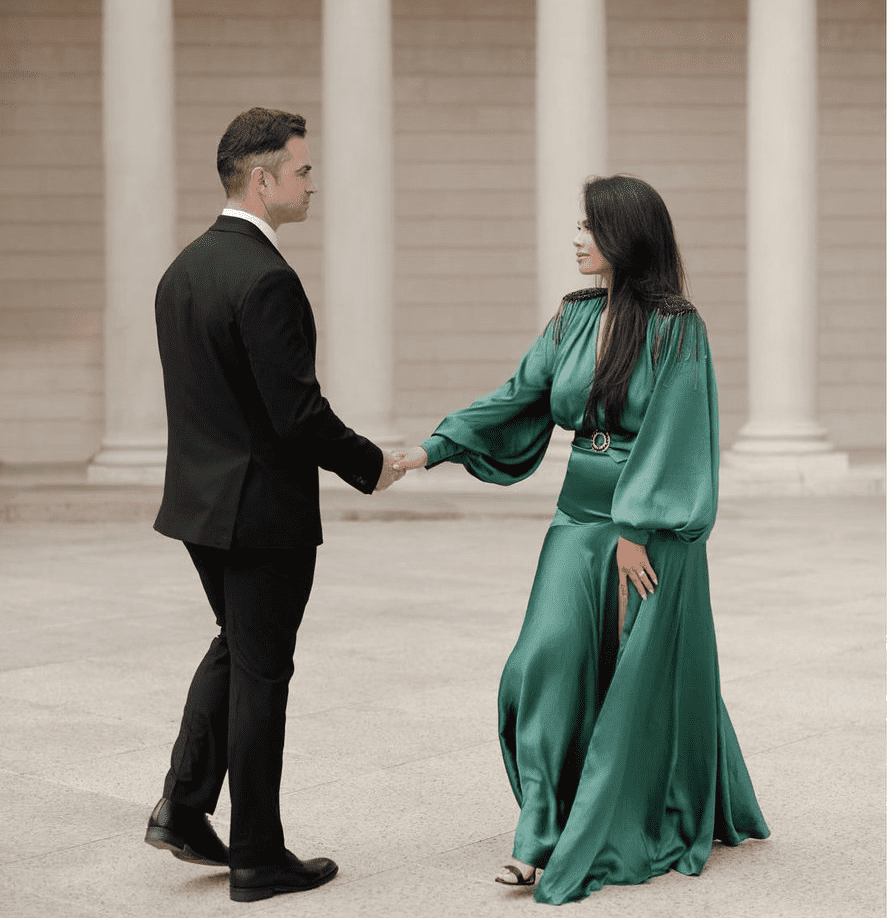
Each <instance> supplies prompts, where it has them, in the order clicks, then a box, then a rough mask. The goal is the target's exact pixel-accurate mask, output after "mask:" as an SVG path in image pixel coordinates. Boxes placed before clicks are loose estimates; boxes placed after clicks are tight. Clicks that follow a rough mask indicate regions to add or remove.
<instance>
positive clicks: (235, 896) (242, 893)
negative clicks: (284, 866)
mask: <svg viewBox="0 0 894 918" xmlns="http://www.w3.org/2000/svg"><path fill="white" fill-rule="evenodd" d="M337 873H338V868H336V869H335V870H333V871H332V873H327V874H326V875H325V876H322V877H319V878H318V879H316V880H314V881H313V882H311V883H308V884H307V885H306V886H275V885H274V886H231V887H230V899H232V900H233V902H258V901H259V900H261V899H271V898H272V897H273V896H279V895H283V894H285V893H293V892H307V890H309V889H316V888H317V887H318V886H322V885H323V884H324V883H328V882H329V881H330V880H331V879H332V878H333V877H334V876H335V875H336V874H337Z"/></svg>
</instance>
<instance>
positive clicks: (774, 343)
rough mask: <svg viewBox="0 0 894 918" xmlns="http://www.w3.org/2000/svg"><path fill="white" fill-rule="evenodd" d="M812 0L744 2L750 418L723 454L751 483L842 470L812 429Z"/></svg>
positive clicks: (821, 433)
mask: <svg viewBox="0 0 894 918" xmlns="http://www.w3.org/2000/svg"><path fill="white" fill-rule="evenodd" d="M817 31H818V29H817V8H816V0H750V4H749V34H748V192H747V210H748V259H747V271H748V399H749V405H748V409H749V416H748V422H747V423H746V424H745V426H744V427H743V428H742V429H741V431H739V436H738V439H737V440H736V442H735V444H734V445H733V447H732V450H731V451H730V452H728V453H727V454H726V456H725V462H726V465H727V467H728V468H729V469H731V470H736V471H737V472H739V473H744V474H746V475H750V476H752V477H756V478H794V479H798V478H801V479H804V478H809V477H815V476H820V477H827V476H829V475H840V474H844V473H845V472H846V470H847V456H846V454H844V453H835V452H833V451H832V444H831V443H830V442H829V440H828V439H827V437H826V431H825V430H824V429H823V428H822V427H821V426H820V425H819V424H818V423H817V419H816V414H817V409H816V352H817V123H818V102H817V84H818V63H817V57H818V47H817V46H818V35H817Z"/></svg>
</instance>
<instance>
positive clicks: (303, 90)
mask: <svg viewBox="0 0 894 918" xmlns="http://www.w3.org/2000/svg"><path fill="white" fill-rule="evenodd" d="M101 7H102V5H101V2H100V0H56V2H52V0H2V2H0V194H2V199H3V221H2V223H0V291H2V293H0V465H5V466H7V467H15V466H21V465H32V464H40V465H55V464H66V463H68V464H80V463H86V462H87V461H89V459H90V458H91V456H93V455H94V454H95V453H96V452H97V451H98V449H99V446H100V440H101V438H102V435H103V430H104V417H103V412H104V407H103V399H104V395H103V387H104V376H103V356H102V335H103V312H104V308H105V304H104V297H105V289H104V276H103V270H104V268H103V260H104V255H103V251H104V248H103V246H104V242H103V165H102V141H101V53H100V41H101V15H102V8H101ZM393 8H394V20H393V34H394V78H395V158H396V164H395V183H396V184H395V191H396V215H397V220H396V252H395V297H396V306H395V315H396V323H395V326H396V331H395V342H394V353H395V374H394V387H395V391H394V393H393V401H394V409H395V429H396V430H397V431H399V432H400V433H402V434H404V435H405V436H406V437H407V438H408V440H410V441H413V440H415V439H417V438H418V437H421V436H423V435H425V434H427V433H428V432H429V431H430V429H431V427H432V425H433V424H434V423H436V422H437V421H438V420H439V419H440V417H442V416H443V414H444V413H446V412H447V411H449V410H451V409H453V408H456V407H460V406H462V405H464V404H466V403H468V401H469V400H471V399H472V398H474V397H475V396H477V395H479V394H481V393H482V392H483V391H485V390H488V389H490V388H492V387H494V386H496V385H498V384H499V383H501V382H502V381H503V380H504V379H505V378H506V377H507V375H508V374H509V373H511V372H512V370H513V369H514V366H515V364H516V362H517V360H518V357H519V355H520V354H521V352H522V351H523V350H524V348H525V347H526V346H527V344H528V342H529V341H530V339H531V338H532V337H533V336H534V335H535V334H536V333H537V332H538V331H539V328H538V324H539V320H538V319H537V307H536V302H535V299H536V277H535V272H536V252H535V243H536V238H535V237H536V233H535V215H534V207H535V187H534V182H535V163H534V146H535V133H534V127H535V125H534V115H535V113H534V93H535V83H534V66H535V60H534V58H535V2H534V0H449V2H448V0H395V2H394V5H393ZM174 12H175V42H176V56H175V60H176V97H177V130H178V147H177V164H176V171H177V181H178V189H179V195H180V198H179V208H180V210H179V230H178V240H177V241H178V244H179V245H183V244H186V243H187V242H188V241H189V240H191V239H192V238H194V237H195V236H196V235H197V234H199V233H200V232H202V231H203V230H204V229H205V228H206V227H207V226H208V225H209V224H210V223H211V222H212V221H213V219H214V217H215V215H216V214H217V213H218V212H219V209H220V207H221V205H222V194H221V191H220V188H219V185H218V180H217V176H216V173H215V170H214V152H215V148H216V144H217V140H218V139H219V137H220V134H221V132H222V130H223V129H224V127H225V126H226V124H227V123H228V122H229V121H230V119H231V118H232V117H233V116H234V115H235V114H237V113H238V112H239V111H241V110H243V109H245V108H247V107H249V106H251V105H254V104H262V105H267V106H273V107H280V108H286V109H291V110H297V111H300V112H301V113H303V114H304V115H305V116H306V117H307V118H308V121H309V129H310V138H311V143H312V145H313V150H314V153H315V156H316V158H317V161H318V163H319V171H320V173H321V182H322V193H323V194H325V151H324V150H323V149H322V148H321V145H320V138H319V134H320V108H321V106H320V88H321V87H320V83H321V81H320V41H321V21H320V16H321V9H320V0H255V2H253V3H251V4H245V3H242V2H237V0H214V2H206V0H176V2H175V4H174ZM606 12H607V21H608V66H609V74H608V102H609V119H608V120H609V137H608V161H609V168H610V171H612V172H631V173H634V174H636V175H639V176H641V177H643V178H645V179H646V180H647V181H649V182H651V183H652V184H653V185H655V186H656V187H657V188H658V190H659V191H660V192H661V193H662V194H663V195H664V197H665V199H666V200H667V202H668V205H669V207H670V210H671V213H672V215H673V217H674V219H675V223H676V226H677V229H678V234H679V238H680V242H681V246H682V249H683V253H684V257H685V260H686V263H687V267H688V270H689V276H690V282H691V292H692V296H693V299H694V300H695V302H696V303H697V305H698V306H699V308H700V310H701V312H702V314H703V315H704V317H705V320H706V322H707V324H708V328H709V333H710V337H711V343H712V348H713V352H714V357H715V362H716V368H717V375H718V382H719V386H720V400H721V445H722V446H723V447H727V446H729V445H730V443H731V442H732V441H733V439H734V438H735V436H736V433H737V431H738V429H739V428H740V427H741V425H742V424H743V422H744V421H745V418H746V410H747V403H746V385H747V378H746V371H747V355H746V339H745V328H746V325H745V323H746V291H745V257H746V253H745V174H746V163H745V104H746V99H745V94H746V34H747V2H746V0H607V4H606ZM819 37H820V55H819V62H820V83H819V100H820V144H819V157H820V158H819V184H820V194H819V208H820V224H819V289H820V302H819V322H818V325H819V346H818V393H817V395H818V405H819V421H820V423H821V424H822V425H824V426H825V427H826V428H827V429H828V431H829V434H830V438H831V440H832V441H833V444H834V446H835V447H836V448H838V449H844V450H847V451H848V452H850V454H851V458H852V459H854V458H859V457H860V455H861V454H870V455H875V454H880V451H881V450H882V449H883V446H884V432H885V423H884V413H885V404H884V399H885V364H884V325H885V308H884V272H885V253H884V238H885V236H884V233H885V229H884V220H885V209H884V207H885V197H884V183H885V171H884V169H885V149H884V121H885V107H884V106H885V5H884V2H883V0H819ZM146 129H147V131H151V130H152V125H151V124H147V126H146ZM773 141H774V139H773V138H772V137H768V138H767V142H768V143H773ZM146 193H147V194H151V189H147V192H146ZM321 214H322V210H321V208H319V207H318V208H317V209H316V211H315V212H313V213H312V215H311V218H310V220H309V221H308V223H307V224H305V225H303V226H301V227H298V228H296V227H287V228H285V229H284V230H283V232H282V234H281V239H282V243H283V249H284V252H285V254H286V256H287V258H288V259H289V260H290V262H291V263H292V264H293V266H294V267H295V268H296V270H297V271H298V273H299V274H300V275H301V277H302V279H303V281H304V282H305V286H306V287H307V289H308V292H309V294H310V297H311V300H312V302H313V304H314V308H315V311H316V314H317V318H318V323H319V325H320V330H321V339H322V340H321V347H320V353H321V355H325V336H326V303H325V300H324V297H323V285H322V278H321V265H322V222H321V220H322V216H321ZM134 216H135V219H138V215H134ZM572 233H573V227H569V254H570V251H571V248H570V238H571V235H572ZM347 242H348V243H349V244H351V245H356V244H362V239H357V240H347ZM781 306H784V304H781ZM320 373H321V377H322V379H323V382H324V388H325V381H326V366H325V359H324V358H322V359H321V365H320ZM336 408H337V409H338V410H340V411H341V412H342V413H343V414H345V415H346V416H347V417H348V419H349V415H350V411H349V407H348V406H336Z"/></svg>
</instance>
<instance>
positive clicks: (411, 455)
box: [394, 446, 428, 472]
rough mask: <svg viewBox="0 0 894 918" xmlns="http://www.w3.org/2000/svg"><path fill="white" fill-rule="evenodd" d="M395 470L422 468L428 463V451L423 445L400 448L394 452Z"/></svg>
mask: <svg viewBox="0 0 894 918" xmlns="http://www.w3.org/2000/svg"><path fill="white" fill-rule="evenodd" d="M394 456H395V457H396V458H395V462H394V468H395V470H397V469H400V470H402V471H404V472H405V471H406V470H407V469H421V468H423V467H424V466H426V465H427V464H428V453H426V451H425V450H424V449H423V448H422V447H421V446H413V447H411V448H410V449H405V450H398V451H396V452H395V453H394Z"/></svg>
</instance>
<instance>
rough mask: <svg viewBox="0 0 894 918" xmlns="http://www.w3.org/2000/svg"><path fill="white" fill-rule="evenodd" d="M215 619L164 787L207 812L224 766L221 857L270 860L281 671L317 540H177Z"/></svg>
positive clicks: (288, 668) (285, 685)
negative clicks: (217, 543)
mask: <svg viewBox="0 0 894 918" xmlns="http://www.w3.org/2000/svg"><path fill="white" fill-rule="evenodd" d="M185 544H186V548H187V551H188V552H189V554H190V556H191V557H192V560H193V563H194V564H195V566H196V570H198V572H199V577H200V578H201V580H202V585H203V586H204V588H205V593H206V594H207V596H208V601H209V602H210V603H211V608H212V609H213V611H214V615H215V617H216V619H217V624H218V625H219V626H220V634H219V635H218V636H217V637H216V638H215V639H214V640H213V641H212V642H211V646H210V647H209V649H208V652H207V653H206V654H205V657H204V659H203V660H202V662H201V663H200V664H199V667H198V669H197V670H196V673H195V675H194V676H193V680H192V684H191V685H190V688H189V693H188V695H187V699H186V706H185V708H184V711H183V720H182V722H181V725H180V733H179V735H178V736H177V740H176V742H175V743H174V748H173V751H172V753H171V769H170V771H169V772H168V774H167V777H166V779H165V789H164V795H165V797H168V798H169V799H171V800H173V801H174V802H175V803H180V804H184V805H186V806H191V807H194V808H196V809H199V810H202V811H203V812H205V813H213V812H214V808H215V806H216V805H217V800H218V797H219V795H220V791H221V787H222V785H223V779H224V775H226V774H227V772H229V786H230V802H231V805H232V813H231V816H230V866H231V867H261V866H265V865H268V864H274V863H277V862H278V861H279V860H280V859H281V857H282V854H283V851H284V849H285V841H284V837H283V829H282V821H281V819H280V811H279V788H280V781H281V778H282V756H283V744H284V742H285V726H286V702H287V701H288V696H289V680H290V679H291V677H292V674H293V672H294V671H295V664H294V660H293V656H294V653H295V639H296V635H297V631H298V626H299V625H300V624H301V619H302V617H303V615H304V607H305V605H306V604H307V600H308V597H309V596H310V590H311V585H312V583H313V575H314V566H315V563H316V553H317V550H316V546H305V547H300V548H289V549H284V548H264V549H251V548H241V547H240V548H231V549H220V548H209V547H207V546H204V545H193V544H190V543H185Z"/></svg>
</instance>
